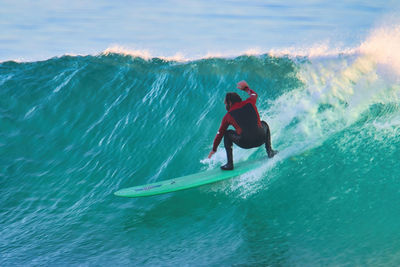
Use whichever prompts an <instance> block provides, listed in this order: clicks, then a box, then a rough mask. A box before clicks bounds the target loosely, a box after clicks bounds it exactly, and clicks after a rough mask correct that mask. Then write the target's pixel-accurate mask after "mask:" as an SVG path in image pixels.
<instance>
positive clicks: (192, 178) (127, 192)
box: [114, 157, 267, 197]
mask: <svg viewBox="0 0 400 267" xmlns="http://www.w3.org/2000/svg"><path fill="white" fill-rule="evenodd" d="M266 160H267V158H266V157H264V158H261V159H257V160H250V161H244V162H239V163H236V164H235V168H234V169H233V170H231V171H223V170H221V169H220V168H216V169H212V170H208V171H203V172H199V173H194V174H190V175H186V176H182V177H177V178H173V179H169V180H164V181H160V182H156V183H151V184H145V185H139V186H134V187H129V188H124V189H121V190H118V191H117V192H115V193H114V195H116V196H119V197H145V196H153V195H159V194H165V193H170V192H174V191H179V190H184V189H189V188H193V187H197V186H201V185H206V184H211V183H215V182H218V181H222V180H226V179H229V178H233V177H237V176H240V175H242V174H244V173H246V172H249V171H251V170H253V169H255V168H257V167H259V166H261V165H262V164H263V163H265V162H266Z"/></svg>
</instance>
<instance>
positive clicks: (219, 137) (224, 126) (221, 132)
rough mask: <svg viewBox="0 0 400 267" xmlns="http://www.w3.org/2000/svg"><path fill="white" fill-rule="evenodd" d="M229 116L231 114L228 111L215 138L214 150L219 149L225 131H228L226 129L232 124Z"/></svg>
mask: <svg viewBox="0 0 400 267" xmlns="http://www.w3.org/2000/svg"><path fill="white" fill-rule="evenodd" d="M229 118H230V114H229V113H226V115H225V116H224V118H223V119H222V122H221V126H220V127H219V130H218V133H217V135H216V136H215V139H214V144H213V151H214V152H215V151H217V148H218V146H219V144H220V143H221V140H222V137H224V134H225V131H226V129H228V126H229V124H230V123H229Z"/></svg>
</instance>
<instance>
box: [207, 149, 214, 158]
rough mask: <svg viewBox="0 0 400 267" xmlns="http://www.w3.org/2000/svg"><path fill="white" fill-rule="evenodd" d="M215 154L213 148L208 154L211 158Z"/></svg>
mask: <svg viewBox="0 0 400 267" xmlns="http://www.w3.org/2000/svg"><path fill="white" fill-rule="evenodd" d="M214 154H215V151H214V150H211V152H210V154H208V158H209V159H211V157H212V155H214Z"/></svg>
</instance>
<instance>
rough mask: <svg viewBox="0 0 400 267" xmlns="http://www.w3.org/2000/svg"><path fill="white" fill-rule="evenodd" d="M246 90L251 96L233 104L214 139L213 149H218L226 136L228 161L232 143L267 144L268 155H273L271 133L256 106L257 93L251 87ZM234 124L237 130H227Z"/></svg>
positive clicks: (242, 145)
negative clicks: (261, 119)
mask: <svg viewBox="0 0 400 267" xmlns="http://www.w3.org/2000/svg"><path fill="white" fill-rule="evenodd" d="M245 91H246V92H247V93H248V94H249V98H248V99H246V100H245V101H241V102H238V103H235V104H233V105H232V107H231V108H230V109H229V111H228V113H226V115H225V116H224V118H223V120H222V123H221V126H220V128H219V131H218V133H217V135H216V136H215V139H214V145H213V151H217V148H218V145H219V143H220V142H221V139H222V137H224V145H225V149H226V151H227V156H228V162H229V161H230V157H232V156H231V155H232V144H233V143H235V144H236V145H238V146H239V147H242V148H253V147H259V146H261V145H263V144H265V148H266V150H267V153H268V156H270V157H271V155H272V156H273V154H274V151H273V150H272V148H271V133H270V130H269V126H268V124H267V123H266V122H265V121H260V116H259V114H258V110H257V107H256V102H257V94H256V92H254V91H253V90H252V89H250V88H246V89H245ZM229 125H232V126H233V127H234V128H235V130H227V128H228V126H229Z"/></svg>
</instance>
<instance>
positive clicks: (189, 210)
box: [0, 29, 400, 266]
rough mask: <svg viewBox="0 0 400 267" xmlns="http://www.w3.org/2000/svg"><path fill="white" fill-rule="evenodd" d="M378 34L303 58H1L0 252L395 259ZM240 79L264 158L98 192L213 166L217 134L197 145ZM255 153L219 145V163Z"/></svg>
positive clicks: (80, 259)
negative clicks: (265, 138) (171, 185)
mask: <svg viewBox="0 0 400 267" xmlns="http://www.w3.org/2000/svg"><path fill="white" fill-rule="evenodd" d="M385 33H386V31H377V33H376V35H373V36H371V38H370V39H368V40H366V42H365V43H364V44H363V45H362V46H360V47H359V48H357V49H354V50H353V51H347V52H346V53H343V52H341V53H337V54H335V53H333V54H332V53H331V54H326V55H318V56H296V55H286V56H285V55H281V56H272V55H269V54H264V55H258V56H249V55H243V56H238V57H232V58H205V59H201V60H194V61H173V60H164V59H160V58H151V59H145V58H141V57H133V56H131V55H126V54H118V53H102V54H98V55H92V56H62V57H55V58H51V59H48V60H45V61H35V62H19V63H18V62H14V61H6V62H3V63H1V64H0V94H1V97H0V155H1V157H0V185H1V186H0V203H1V205H0V226H1V227H0V265H2V266H11V265H139V266H142V265H153V266H154V265H163V266H171V265H200V266H204V265H212V266H219V265H228V266H229V265H250V266H253V265H262V266H266V265H271V266H319V265H328V266H338V265H339V266H342V265H343V266H354V265H356V266H357V265H361V266H396V265H398V264H399V263H400V254H399V251H400V233H399V231H398V229H399V220H400V210H399V208H398V207H399V206H400V198H399V193H400V182H399V180H398V177H399V174H400V162H399V151H400V149H399V147H400V137H399V136H400V135H399V134H400V100H399V99H400V86H399V78H400V75H399V72H398V70H399V68H398V66H399V65H398V63H399V62H400V61H399V60H398V59H399V57H398V56H397V54H396V53H393V52H392V51H393V50H390V49H389V50H388V49H380V50H376V49H374V48H375V47H377V46H385V45H387V44H388V43H389V44H390V43H392V44H395V43H396V42H395V41H396V34H397V36H399V35H398V34H399V33H398V31H397V29H392V34H390V35H385ZM385 36H386V37H387V38H389V39H390V38H391V39H390V40H391V41H392V42H389V41H387V40H386V41H385V42H381V40H382V39H383V38H384V37H385ZM377 40H378V41H377ZM385 51H387V52H385ZM378 52H379V53H378ZM242 79H245V80H247V81H248V82H249V84H250V85H251V87H252V88H253V89H254V90H256V92H258V94H259V98H258V107H259V111H260V116H261V118H262V119H264V120H266V121H268V123H269V124H270V127H271V130H272V142H273V146H274V147H275V148H276V149H278V150H279V151H280V153H279V154H278V155H277V156H276V157H275V158H274V159H271V160H268V161H266V162H265V164H264V165H263V166H262V167H261V168H259V169H257V170H255V171H254V172H251V173H249V174H246V175H243V176H241V177H237V178H234V179H232V180H228V181H224V182H221V183H217V184H213V185H206V186H203V187H199V188H194V189H190V190H186V191H181V192H176V193H171V194H166V195H160V196H154V197H149V198H139V199H124V198H118V197H115V196H114V195H113V192H115V191H116V190H118V189H120V188H124V187H130V186H134V185H139V184H143V183H150V182H155V181H161V180H164V179H168V178H171V177H175V176H182V175H186V174H189V173H193V172H197V171H201V170H205V169H208V168H212V167H218V166H219V165H220V164H223V163H224V162H225V154H224V149H223V148H222V147H220V149H219V150H218V152H217V153H216V155H215V157H214V158H213V159H212V160H208V159H206V157H207V155H208V152H209V151H210V149H211V147H212V141H213V139H214V136H215V133H216V131H217V129H218V126H219V123H220V121H221V119H222V117H223V115H224V113H225V110H224V105H223V99H224V95H225V93H226V92H227V91H237V90H236V89H235V83H236V82H237V81H239V80H242ZM239 93H241V94H242V92H239ZM242 96H243V97H245V95H243V94H242ZM264 154H265V151H263V149H252V150H242V149H240V148H237V147H234V158H235V161H242V160H246V159H248V158H258V157H261V156H263V155H264Z"/></svg>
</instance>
